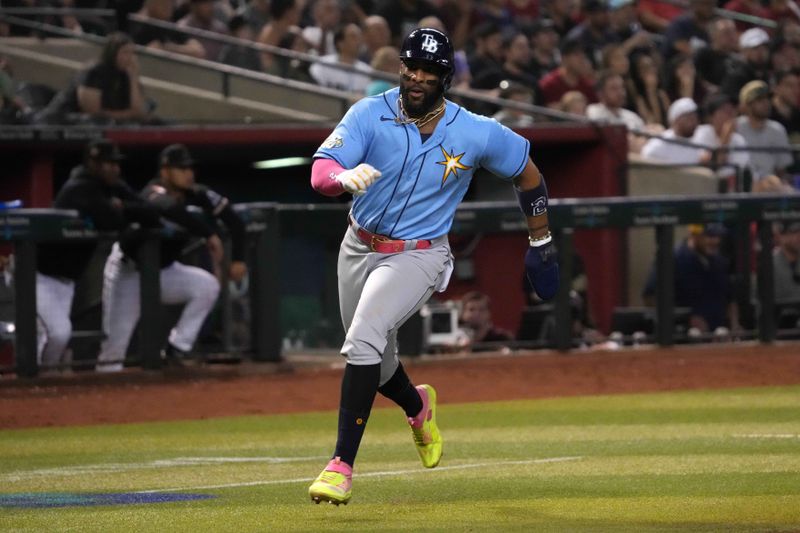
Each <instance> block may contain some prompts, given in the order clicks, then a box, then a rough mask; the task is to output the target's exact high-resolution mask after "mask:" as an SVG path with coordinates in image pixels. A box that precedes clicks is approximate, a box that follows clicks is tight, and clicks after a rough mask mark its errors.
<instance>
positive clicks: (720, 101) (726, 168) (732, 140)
mask: <svg viewBox="0 0 800 533" xmlns="http://www.w3.org/2000/svg"><path fill="white" fill-rule="evenodd" d="M703 107H704V115H705V123H704V124H701V125H699V126H698V127H697V129H696V130H694V135H692V142H693V143H695V144H699V145H702V146H707V147H709V148H711V149H712V150H715V151H714V152H713V157H712V159H711V163H712V165H714V166H716V167H718V170H717V175H718V176H720V177H721V178H732V177H734V176H736V175H737V173H738V172H742V171H744V169H746V168H750V153H749V152H746V151H743V150H740V149H741V148H745V147H746V146H747V143H746V142H745V140H744V137H742V136H741V135H740V134H739V133H737V132H736V106H734V104H733V101H732V100H731V99H730V97H729V96H728V95H727V94H724V93H718V94H714V95H711V96H710V97H708V98H707V99H706V101H705V103H704V104H703ZM717 148H721V150H716V149H717ZM726 148H732V149H733V150H732V151H728V150H726ZM731 165H733V167H731Z"/></svg>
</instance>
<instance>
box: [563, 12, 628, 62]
mask: <svg viewBox="0 0 800 533" xmlns="http://www.w3.org/2000/svg"><path fill="white" fill-rule="evenodd" d="M583 13H584V15H585V17H586V18H585V19H584V20H583V22H581V23H580V24H578V25H577V26H575V27H574V28H572V30H570V32H569V33H568V34H567V36H566V37H565V39H566V40H574V41H578V42H579V43H581V46H583V51H584V52H586V57H588V58H589V59H590V60H591V62H592V64H593V65H594V66H599V65H600V62H601V60H602V58H601V57H600V54H601V51H602V50H603V47H604V46H606V45H608V44H611V43H616V42H619V38H618V37H617V35H616V34H615V33H614V31H612V28H611V24H610V18H609V16H608V4H607V3H606V0H583Z"/></svg>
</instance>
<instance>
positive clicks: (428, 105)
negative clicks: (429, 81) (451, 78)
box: [400, 82, 442, 118]
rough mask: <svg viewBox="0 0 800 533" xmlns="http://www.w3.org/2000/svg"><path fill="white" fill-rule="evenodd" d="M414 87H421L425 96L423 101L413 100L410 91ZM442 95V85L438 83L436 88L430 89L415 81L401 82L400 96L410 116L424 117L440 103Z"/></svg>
mask: <svg viewBox="0 0 800 533" xmlns="http://www.w3.org/2000/svg"><path fill="white" fill-rule="evenodd" d="M412 88H420V89H421V90H422V92H423V93H424V94H425V96H424V97H423V98H422V101H418V100H412V99H411V98H410V96H409V94H408V92H409V91H410V90H411V89H412ZM441 97H442V86H441V85H438V86H437V87H436V88H435V89H429V88H427V87H425V86H423V85H421V84H414V83H413V82H401V83H400V98H401V99H402V101H403V109H404V110H405V112H406V113H408V116H409V118H419V117H424V116H425V115H426V114H428V113H429V112H430V111H432V110H433V108H434V106H436V104H438V103H439V99H440V98H441Z"/></svg>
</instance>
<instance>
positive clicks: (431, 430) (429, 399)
mask: <svg viewBox="0 0 800 533" xmlns="http://www.w3.org/2000/svg"><path fill="white" fill-rule="evenodd" d="M417 392H419V396H420V398H422V411H420V412H419V414H418V415H417V416H415V417H409V419H408V425H410V426H411V433H412V435H413V437H414V444H416V445H417V453H418V454H419V458H420V460H421V461H422V466H424V467H425V468H433V467H435V466H436V465H438V464H439V461H440V460H441V459H442V436H441V434H440V433H439V427H438V426H437V425H436V390H435V389H434V388H433V387H431V386H430V385H419V386H417Z"/></svg>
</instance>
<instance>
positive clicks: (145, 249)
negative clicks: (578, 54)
mask: <svg viewBox="0 0 800 533" xmlns="http://www.w3.org/2000/svg"><path fill="white" fill-rule="evenodd" d="M236 210H237V212H238V213H239V214H240V216H242V218H243V220H244V221H245V225H246V228H247V233H248V235H249V239H250V255H249V263H250V264H249V267H250V277H251V286H250V290H251V298H250V303H251V310H252V316H253V319H252V322H251V334H252V339H253V347H254V359H255V360H257V361H280V360H281V340H282V332H281V330H280V323H279V320H277V319H276V317H278V316H279V312H280V309H279V300H280V279H281V277H280V269H279V266H278V261H277V260H276V258H277V257H278V256H279V254H280V251H281V239H282V237H284V236H286V235H292V234H305V233H310V232H311V233H317V234H321V235H324V236H328V237H332V238H341V232H342V227H343V224H344V220H345V216H346V213H347V210H348V206H347V205H331V204H324V205H317V204H304V205H296V204H292V205H279V204H275V203H265V202H262V203H250V204H238V205H236ZM549 216H550V224H551V228H552V231H553V233H554V236H555V240H556V244H557V246H558V249H559V261H560V268H561V279H562V280H565V279H571V275H572V255H573V254H572V251H573V232H574V230H575V229H598V228H629V227H654V228H655V239H656V247H657V251H656V268H657V279H658V282H657V292H656V298H657V304H656V335H655V337H656V342H657V343H658V344H659V345H661V346H670V345H672V344H673V343H674V338H673V336H674V322H675V316H674V294H673V287H674V265H673V248H674V244H675V242H674V227H675V226H676V225H680V224H689V223H706V222H717V223H724V224H726V225H728V226H731V227H733V228H734V231H735V232H736V235H737V236H738V239H737V242H738V244H739V248H740V250H739V257H738V259H739V264H740V265H741V267H740V268H742V269H743V270H744V271H745V272H749V271H750V267H751V261H750V254H749V250H750V237H749V226H750V223H751V222H755V223H757V226H758V237H759V240H760V242H761V249H760V252H759V256H758V264H759V268H758V269H757V293H758V298H759V302H760V313H759V315H758V338H759V339H760V340H761V341H762V342H771V341H773V340H774V339H775V338H776V329H777V324H776V322H775V320H774V314H775V301H774V294H773V274H772V227H771V225H772V223H773V222H775V221H783V220H800V196H784V195H753V194H748V193H735V194H726V195H708V196H695V197H664V196H653V197H636V198H629V197H608V198H592V199H561V200H552V201H551V203H550V207H549ZM525 231H526V225H525V220H524V218H523V217H522V216H521V215H520V213H519V208H518V206H517V205H516V203H515V202H478V203H464V204H462V205H461V206H460V207H459V209H458V211H457V213H456V217H455V220H454V224H453V228H452V233H454V234H469V233H475V232H487V233H489V232H525ZM100 237H101V236H100V235H99V234H98V233H97V232H96V231H95V230H93V229H92V228H91V227H90V226H88V225H87V224H86V222H85V221H84V220H82V219H81V218H79V217H78V216H77V213H76V212H74V211H65V210H54V209H9V210H6V211H3V212H2V213H0V240H2V241H8V242H12V243H13V245H14V249H15V256H16V270H15V307H16V309H15V311H16V313H15V327H16V331H15V345H16V361H17V374H18V375H20V376H23V377H33V376H36V375H37V373H38V370H39V369H38V365H37V363H36V268H35V265H36V244H37V243H38V242H43V241H53V240H59V241H75V240H85V239H98V238H100ZM106 237H108V236H106ZM166 237H168V235H165V234H164V232H163V231H151V232H149V233H148V234H147V238H146V239H145V245H143V246H142V248H141V250H140V257H139V259H138V261H139V264H140V265H141V268H140V270H141V280H142V282H141V295H142V298H141V302H142V303H141V305H142V308H141V318H140V347H139V349H140V357H141V361H142V365H143V367H144V368H147V369H158V368H160V367H161V358H160V346H159V344H158V338H157V336H156V335H153V334H151V332H153V331H155V330H156V328H157V327H158V322H157V321H158V316H159V309H160V298H159V291H160V288H159V276H158V273H159V268H158V264H159V257H158V256H159V242H158V241H159V239H161V238H166ZM747 279H748V280H749V277H747ZM741 290H744V291H747V292H749V288H748V287H747V286H745V288H744V289H741ZM555 317H556V347H557V348H558V349H559V350H561V351H567V350H569V349H570V348H572V342H573V340H572V335H571V319H570V307H569V284H568V283H562V284H561V287H560V289H559V292H558V294H557V296H556V300H555Z"/></svg>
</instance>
